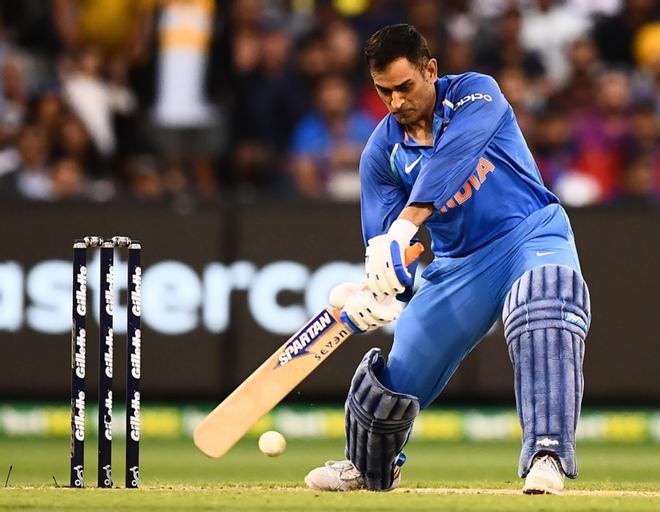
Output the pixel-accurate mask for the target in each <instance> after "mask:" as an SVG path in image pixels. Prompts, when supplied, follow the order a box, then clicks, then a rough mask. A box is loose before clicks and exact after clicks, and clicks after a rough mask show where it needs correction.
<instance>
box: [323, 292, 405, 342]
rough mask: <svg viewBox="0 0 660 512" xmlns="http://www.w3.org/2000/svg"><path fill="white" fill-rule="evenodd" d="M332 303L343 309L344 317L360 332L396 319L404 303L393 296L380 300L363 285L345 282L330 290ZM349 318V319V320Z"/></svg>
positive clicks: (373, 328)
mask: <svg viewBox="0 0 660 512" xmlns="http://www.w3.org/2000/svg"><path fill="white" fill-rule="evenodd" d="M330 304H332V305H333V306H334V307H336V308H340V309H341V310H342V318H343V320H344V322H345V323H348V324H349V327H351V328H354V330H356V331H358V332H369V331H373V330H375V329H378V328H379V327H382V326H384V325H387V324H389V323H390V322H392V321H394V320H396V319H397V318H398V316H399V314H400V313H401V310H402V305H401V303H399V302H398V301H397V300H396V299H394V298H393V297H390V298H388V299H386V300H384V301H378V300H376V298H375V297H374V296H373V294H372V293H371V292H370V291H369V290H365V289H364V286H363V285H359V284H355V283H343V284H340V285H338V286H335V287H334V288H333V289H332V291H331V292H330ZM347 320H348V321H347Z"/></svg>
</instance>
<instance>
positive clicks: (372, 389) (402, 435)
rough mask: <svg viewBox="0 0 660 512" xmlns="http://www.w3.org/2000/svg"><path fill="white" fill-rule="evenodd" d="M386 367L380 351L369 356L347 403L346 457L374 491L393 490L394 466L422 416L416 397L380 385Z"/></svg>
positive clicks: (352, 384)
mask: <svg viewBox="0 0 660 512" xmlns="http://www.w3.org/2000/svg"><path fill="white" fill-rule="evenodd" d="M384 366H385V358H384V357H383V356H382V354H381V353H380V350H379V349H377V348H372V349H371V350H370V351H369V352H367V353H366V355H365V356H364V358H363V359H362V361H361V362H360V365H359V366H358V369H357V371H356V372H355V376H354V377H353V380H352V382H351V389H350V391H349V393H348V398H347V400H346V457H347V458H348V460H350V461H351V462H352V463H353V464H354V465H355V467H356V468H357V469H358V471H360V473H361V474H362V476H363V477H364V483H365V486H366V487H367V489H372V490H387V489H389V488H390V487H391V486H392V481H393V477H394V469H395V464H396V462H397V459H398V458H399V455H400V454H401V450H403V447H404V446H405V444H406V442H407V441H408V437H409V436H410V432H411V430H412V424H413V421H415V418H416V417H417V415H418V414H419V401H418V400H417V397H414V396H412V395H405V394H402V393H395V392H394V391H391V390H389V389H387V388H386V387H385V386H383V385H382V384H381V383H380V381H379V380H378V377H377V376H376V375H377V373H378V372H379V371H380V370H382V368H383V367H384Z"/></svg>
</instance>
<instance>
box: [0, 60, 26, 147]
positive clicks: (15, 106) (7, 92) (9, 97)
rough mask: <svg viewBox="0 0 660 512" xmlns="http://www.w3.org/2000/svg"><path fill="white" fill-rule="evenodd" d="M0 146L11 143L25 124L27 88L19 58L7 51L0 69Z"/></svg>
mask: <svg viewBox="0 0 660 512" xmlns="http://www.w3.org/2000/svg"><path fill="white" fill-rule="evenodd" d="M0 91H1V94H2V95H1V96H0V147H2V146H5V145H7V144H11V143H12V142H14V141H15V140H16V137H17V135H18V133H19V132H20V130H21V128H22V127H23V125H24V124H25V119H26V117H27V114H28V90H27V86H26V84H25V79H24V76H23V66H22V62H21V59H20V58H19V57H18V56H17V55H15V54H13V53H9V54H8V55H6V56H5V58H4V60H3V61H2V62H1V69H0Z"/></svg>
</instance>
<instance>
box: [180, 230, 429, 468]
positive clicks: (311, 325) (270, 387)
mask: <svg viewBox="0 0 660 512" xmlns="http://www.w3.org/2000/svg"><path fill="white" fill-rule="evenodd" d="M423 251H424V246H422V244H420V243H416V244H414V245H412V246H410V247H409V248H408V249H406V265H409V264H410V263H412V262H413V261H415V260H416V259H417V258H418V257H419V255H420V254H421V253H422V252H423ZM340 313H341V311H340V310H339V309H331V308H324V309H322V310H321V311H320V312H319V313H318V314H317V315H315V316H314V317H313V318H312V319H311V320H309V322H307V323H306V324H305V325H304V326H303V327H302V328H300V329H299V330H298V331H297V332H296V333H295V334H294V335H293V336H291V337H290V338H289V339H288V340H287V341H286V342H285V343H284V344H283V345H282V346H281V347H280V348H278V349H277V350H276V351H275V352H274V353H273V355H271V356H270V357H269V358H268V359H266V361H264V363H263V364H262V365H261V366H260V367H259V368H257V369H256V370H255V371H254V372H253V373H252V375H250V376H249V377H248V378H247V379H245V381H243V383H242V384H241V385H240V386H238V387H237V388H236V389H235V390H234V391H233V392H232V393H231V394H230V395H229V396H228V397H227V398H225V400H224V401H223V402H222V403H221V404H220V405H218V406H217V407H216V408H215V409H214V410H213V411H212V412H211V413H210V414H209V415H208V416H207V417H206V418H205V419H204V420H203V421H202V422H201V423H200V424H199V425H198V426H197V428H196V429H195V432H194V433H193V441H194V442H195V446H197V448H199V450H200V451H202V452H203V453H204V454H206V455H208V456H209V457H214V458H217V457H222V456H223V455H224V454H225V453H227V452H228V451H229V449H230V448H231V447H232V446H234V444H236V443H237V442H238V440H239V439H241V438H242V437H243V436H244V435H245V434H246V433H247V431H248V430H250V428H251V427H252V426H253V425H254V424H255V423H256V422H257V421H259V419H260V418H261V417H263V416H264V415H266V414H267V413H268V412H269V411H270V410H271V409H273V407H275V406H276V405H277V404H278V403H280V402H281V401H282V400H283V399H284V398H285V397H286V396H287V395H288V394H289V393H290V392H291V390H293V388H295V387H296V386H297V385H298V384H300V383H301V382H302V381H303V380H304V379H305V378H306V377H307V376H308V375H309V374H310V373H312V372H313V371H314V370H315V369H316V368H317V367H318V366H319V365H320V364H321V363H322V362H323V361H325V360H326V359H327V358H328V357H329V356H330V354H332V353H333V352H334V351H335V350H336V349H337V347H339V346H340V345H341V344H342V343H343V342H344V341H345V340H346V338H348V337H349V336H350V335H351V334H353V331H352V330H351V329H350V327H348V326H347V325H345V324H344V323H343V322H342V321H341V319H340Z"/></svg>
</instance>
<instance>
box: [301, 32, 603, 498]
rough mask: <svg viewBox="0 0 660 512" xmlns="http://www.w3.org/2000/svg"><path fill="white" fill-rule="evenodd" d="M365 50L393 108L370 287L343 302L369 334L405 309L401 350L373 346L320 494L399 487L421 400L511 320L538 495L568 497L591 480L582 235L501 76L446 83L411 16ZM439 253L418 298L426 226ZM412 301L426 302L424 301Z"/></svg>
mask: <svg viewBox="0 0 660 512" xmlns="http://www.w3.org/2000/svg"><path fill="white" fill-rule="evenodd" d="M365 55H366V58H367V62H368V65H369V69H370V72H371V76H372V78H373V82H374V85H375V87H376V90H377V91H378V94H379V95H380V97H381V99H382V100H383V101H384V102H385V104H386V105H387V108H388V109H389V111H390V113H389V114H388V115H387V116H386V117H385V118H384V119H383V120H382V121H381V122H380V124H379V125H378V126H377V128H376V129H375V130H374V132H373V134H372V135H371V138H370V139H369V141H368V142H367V145H366V147H365V148H364V151H363V153H362V158H361V161H360V181H361V187H362V189H361V209H362V229H363V234H364V240H365V244H366V260H365V261H366V264H365V266H366V281H365V284H366V286H364V285H355V284H350V283H347V284H343V285H340V286H339V287H337V288H336V289H334V290H333V292H332V293H331V297H330V300H331V302H332V303H333V305H335V306H338V307H341V308H343V318H344V320H345V321H346V323H348V324H349V325H350V326H351V327H352V328H353V329H354V330H355V331H359V332H365V331H369V330H372V329H376V328H378V327H380V326H382V325H385V324H386V323H388V322H390V321H392V320H393V319H395V318H397V316H398V315H399V313H400V312H401V305H400V302H399V301H398V300H396V299H399V300H409V301H410V302H409V303H408V306H407V307H406V308H405V310H403V312H402V313H401V315H400V318H399V321H398V323H397V326H396V331H395V334H394V343H393V345H392V348H391V351H390V353H389V355H388V357H387V360H385V358H384V357H383V356H382V354H381V353H380V350H378V349H371V350H370V351H369V352H367V354H366V355H365V356H364V358H363V360H362V362H361V363H360V365H359V366H358V369H357V371H356V373H355V376H354V377H353V380H352V383H351V388H350V391H349V394H348V398H347V400H346V453H345V455H346V457H347V459H348V460H345V461H340V462H333V461H330V462H328V463H326V465H325V466H323V467H320V468H316V469H314V470H312V471H311V472H310V473H309V474H308V475H307V477H306V478H305V482H306V484H307V485H308V486H309V487H311V488H313V489H319V490H353V489H372V490H389V489H393V488H395V487H397V486H398V485H399V482H400V466H401V464H402V463H403V461H404V460H405V457H404V456H403V452H402V451H403V448H404V445H405V444H406V442H407V440H408V437H409V435H410V432H411V429H412V424H413V422H414V419H415V417H416V416H417V414H418V413H419V411H420V409H423V408H425V407H427V406H428V405H429V404H430V403H431V402H432V401H433V400H434V399H435V398H436V397H437V396H438V395H439V394H440V392H441V391H442V389H443V388H444V387H445V385H446V384H447V382H448V380H449V378H450V377H451V376H452V374H453V373H454V371H455V370H456V368H457V367H458V365H459V364H460V362H461V361H462V360H463V358H464V357H465V356H466V355H467V354H468V353H469V352H470V351H471V350H472V349H473V348H474V347H475V346H476V345H477V343H479V341H480V340H481V339H482V338H483V336H484V335H485V334H486V333H487V332H488V330H489V328H490V327H491V326H492V325H493V323H494V322H495V320H496V319H497V317H498V315H500V314H502V319H503V322H504V330H505V336H506V341H507V347H508V352H509V355H510V357H511V361H512V365H513V370H514V382H515V395H516V402H517V409H518V416H519V418H520V423H521V426H522V431H523V440H522V450H521V454H520V463H519V468H518V471H519V475H520V477H524V478H525V483H524V487H523V492H525V493H528V494H538V493H560V492H561V491H562V490H563V487H564V477H565V476H568V477H570V478H574V477H575V476H576V475H577V464H576V460H575V428H576V424H577V420H578V417H579V414H580V405H581V401H582V391H583V377H582V361H583V356H584V342H585V338H586V335H587V331H588V329H589V324H590V321H591V314H590V306H589V292H588V290H587V285H586V283H585V282H584V280H583V278H582V275H581V271H580V265H579V262H578V256H577V252H576V249H575V244H574V241H573V233H572V231H571V227H570V224H569V221H568V218H567V216H566V213H565V212H564V210H563V208H562V207H561V206H560V205H559V201H558V199H557V198H556V197H555V196H554V195H553V194H552V193H551V192H550V191H549V190H547V189H546V188H545V187H544V185H543V183H542V180H541V177H540V173H539V170H538V168H537V166H536V164H535V163H534V159H533V158H532V155H531V154H530V151H529V149H528V148H527V145H526V143H525V140H524V138H523V136H522V133H521V132H520V129H519V127H518V124H517V122H516V118H515V116H514V113H513V111H512V109H511V106H510V105H509V104H508V103H507V101H506V99H505V98H504V97H503V95H502V93H501V91H500V89H499V87H498V85H497V83H496V82H495V80H493V79H492V78H491V77H489V76H486V75H481V74H477V73H465V74H462V75H451V76H444V77H441V78H438V76H437V62H436V60H435V59H433V58H431V56H430V54H429V50H428V47H427V45H426V41H425V40H424V38H423V37H422V36H421V35H420V34H419V33H418V32H417V31H416V30H415V28H414V27H412V26H410V25H393V26H388V27H385V28H383V29H381V30H379V31H378V32H376V33H375V34H374V35H373V36H372V37H371V38H370V39H369V40H368V42H367V44H366V48H365ZM422 225H424V226H426V229H427V230H428V231H429V234H430V236H431V240H432V247H431V249H432V251H433V254H434V256H435V257H434V260H433V262H432V263H431V264H430V265H429V266H428V267H427V268H426V269H425V271H424V273H423V274H422V277H423V278H424V282H423V283H422V285H421V286H420V288H419V290H418V291H417V292H416V293H415V295H414V296H412V291H411V289H412V285H413V275H414V268H413V266H411V267H406V266H405V264H404V263H403V262H404V261H405V259H404V250H405V248H406V247H409V246H410V244H411V243H413V242H414V240H415V235H416V233H417V231H418V229H419V227H420V226H422ZM411 296H412V298H410V297H411Z"/></svg>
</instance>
